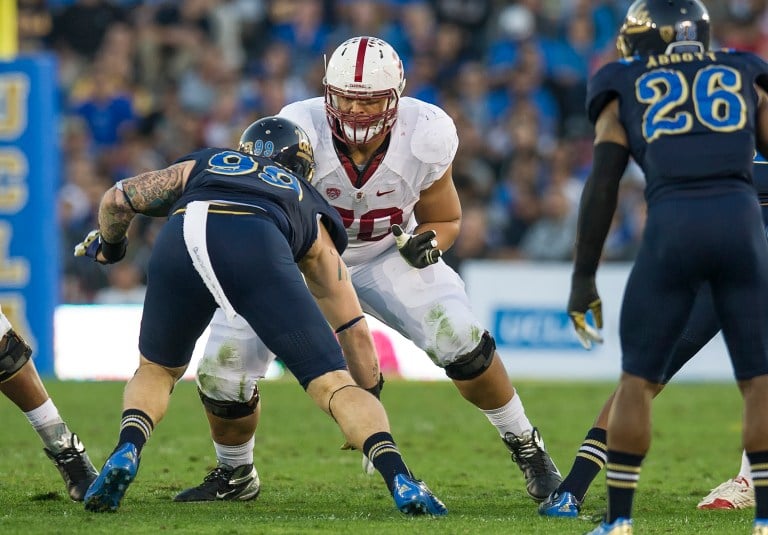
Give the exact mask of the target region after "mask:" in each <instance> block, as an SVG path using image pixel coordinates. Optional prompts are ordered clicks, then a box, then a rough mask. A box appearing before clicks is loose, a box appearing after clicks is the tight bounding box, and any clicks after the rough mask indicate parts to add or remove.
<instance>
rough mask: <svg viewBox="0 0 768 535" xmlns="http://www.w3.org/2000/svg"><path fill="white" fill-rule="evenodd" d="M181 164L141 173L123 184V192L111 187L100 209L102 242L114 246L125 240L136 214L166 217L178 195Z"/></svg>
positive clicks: (180, 187) (182, 168)
mask: <svg viewBox="0 0 768 535" xmlns="http://www.w3.org/2000/svg"><path fill="white" fill-rule="evenodd" d="M183 186H184V164H176V165H172V166H171V167H167V168H165V169H161V170H159V171H150V172H148V173H142V174H140V175H137V176H135V177H133V178H128V179H126V180H123V181H122V190H123V191H120V190H119V189H118V188H117V187H113V188H111V189H110V190H109V191H108V192H107V193H106V194H105V195H104V199H103V200H102V202H101V207H100V208H99V229H101V235H102V237H103V238H104V240H105V241H107V242H109V243H117V242H119V241H120V240H122V239H123V238H124V237H125V233H126V231H127V230H128V225H130V223H131V220H133V217H134V216H135V215H136V213H139V214H144V215H148V216H152V217H162V216H166V215H168V210H169V209H170V207H171V206H172V205H173V203H174V202H175V201H176V200H177V199H178V198H179V197H180V196H181V193H182V190H183Z"/></svg>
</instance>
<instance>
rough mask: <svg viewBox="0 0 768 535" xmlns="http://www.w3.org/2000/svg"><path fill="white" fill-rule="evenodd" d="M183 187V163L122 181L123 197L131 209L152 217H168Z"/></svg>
mask: <svg viewBox="0 0 768 535" xmlns="http://www.w3.org/2000/svg"><path fill="white" fill-rule="evenodd" d="M183 186H184V164H183V163H181V164H176V165H172V166H170V167H166V168H165V169H160V170H159V171H150V172H148V173H142V174H140V175H138V176H135V177H133V178H129V179H127V180H123V189H124V191H125V195H126V197H127V198H128V199H130V204H131V205H133V208H134V209H135V210H136V211H137V212H138V213H140V214H144V215H148V216H153V217H160V216H166V215H168V210H169V209H170V208H171V206H172V205H173V203H174V202H176V201H177V200H178V198H179V197H181V193H182V190H183Z"/></svg>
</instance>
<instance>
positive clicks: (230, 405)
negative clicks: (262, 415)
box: [197, 385, 259, 420]
mask: <svg viewBox="0 0 768 535" xmlns="http://www.w3.org/2000/svg"><path fill="white" fill-rule="evenodd" d="M197 393H198V394H199V395H200V401H202V402H203V406H205V408H206V410H207V411H208V412H210V413H211V414H213V415H214V416H218V417H219V418H223V419H224V420H237V419H238V418H245V417H246V416H250V415H251V414H253V413H254V412H256V406H257V405H258V404H259V387H258V385H256V386H255V388H254V390H253V397H251V399H250V400H249V401H247V402H241V401H221V400H218V399H213V398H209V397H208V396H206V395H205V394H204V393H203V391H202V390H200V387H198V388H197Z"/></svg>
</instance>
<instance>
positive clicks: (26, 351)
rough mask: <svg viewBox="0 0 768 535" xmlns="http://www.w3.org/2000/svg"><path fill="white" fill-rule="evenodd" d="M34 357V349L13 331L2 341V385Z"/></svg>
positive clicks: (0, 372) (0, 367)
mask: <svg viewBox="0 0 768 535" xmlns="http://www.w3.org/2000/svg"><path fill="white" fill-rule="evenodd" d="M31 355H32V348H31V347H29V346H28V345H27V343H26V342H25V341H24V339H23V338H22V337H21V336H19V335H18V334H16V332H14V330H13V329H11V330H9V331H8V332H7V333H5V336H4V337H3V339H2V341H0V383H2V382H5V381H7V380H8V379H10V378H11V377H13V376H14V375H16V373H18V371H19V370H20V369H21V368H22V366H24V365H25V364H26V363H27V361H28V360H29V357H30V356H31Z"/></svg>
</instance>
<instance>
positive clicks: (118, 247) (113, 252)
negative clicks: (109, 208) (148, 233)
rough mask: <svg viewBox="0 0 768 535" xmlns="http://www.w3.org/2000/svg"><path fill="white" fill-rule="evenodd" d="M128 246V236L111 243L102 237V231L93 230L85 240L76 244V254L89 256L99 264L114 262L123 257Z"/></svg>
mask: <svg viewBox="0 0 768 535" xmlns="http://www.w3.org/2000/svg"><path fill="white" fill-rule="evenodd" d="M127 247H128V238H123V239H122V240H120V242H118V243H109V242H107V241H104V240H103V239H102V238H101V232H99V231H98V230H92V231H90V232H89V233H88V235H87V236H86V237H85V239H84V240H83V241H81V242H80V243H78V244H77V245H75V256H87V257H89V258H93V260H94V261H95V262H98V263H99V264H114V263H115V262H118V261H120V260H122V259H123V257H124V256H125V250H126V248H127ZM99 253H101V255H99Z"/></svg>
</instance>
